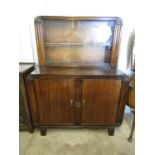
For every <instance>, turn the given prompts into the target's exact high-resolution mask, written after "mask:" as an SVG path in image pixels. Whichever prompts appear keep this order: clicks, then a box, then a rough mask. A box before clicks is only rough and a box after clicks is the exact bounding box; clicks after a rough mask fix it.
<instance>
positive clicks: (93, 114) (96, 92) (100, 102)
mask: <svg viewBox="0 0 155 155" xmlns="http://www.w3.org/2000/svg"><path fill="white" fill-rule="evenodd" d="M120 89H121V80H83V83H82V99H83V100H85V105H84V106H83V108H82V124H83V125H115V123H116V116H117V108H118V104H119V96H120Z"/></svg>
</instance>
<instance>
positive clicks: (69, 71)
mask: <svg viewBox="0 0 155 155" xmlns="http://www.w3.org/2000/svg"><path fill="white" fill-rule="evenodd" d="M38 75H39V77H41V76H46V77H47V76H81V77H82V76H88V77H92V76H95V77H98V76H101V77H122V76H123V75H124V73H123V72H121V71H119V70H116V69H103V68H89V67H88V68H87V67H83V68H77V67H74V68H73V67H72V68H69V67H68V68H66V67H65V68H61V67H53V68H51V67H37V68H36V69H35V70H34V71H33V72H31V73H30V75H29V78H31V77H35V76H38Z"/></svg>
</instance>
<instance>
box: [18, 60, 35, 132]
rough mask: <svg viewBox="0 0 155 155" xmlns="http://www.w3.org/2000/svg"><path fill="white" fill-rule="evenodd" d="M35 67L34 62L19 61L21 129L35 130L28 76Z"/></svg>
mask: <svg viewBox="0 0 155 155" xmlns="http://www.w3.org/2000/svg"><path fill="white" fill-rule="evenodd" d="M33 69H34V64H33V63H19V130H28V131H29V132H30V133H32V132H33V125H32V121H31V116H30V110H29V105H28V99H27V89H26V77H27V75H28V73H30V72H31V71H32V70H33Z"/></svg>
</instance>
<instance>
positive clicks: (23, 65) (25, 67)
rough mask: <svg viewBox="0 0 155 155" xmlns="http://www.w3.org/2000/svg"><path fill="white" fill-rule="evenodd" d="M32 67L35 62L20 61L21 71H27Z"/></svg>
mask: <svg viewBox="0 0 155 155" xmlns="http://www.w3.org/2000/svg"><path fill="white" fill-rule="evenodd" d="M32 67H34V63H19V73H20V74H22V73H25V72H27V71H28V70H29V69H31V68H32Z"/></svg>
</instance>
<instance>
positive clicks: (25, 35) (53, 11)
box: [17, 0, 134, 72]
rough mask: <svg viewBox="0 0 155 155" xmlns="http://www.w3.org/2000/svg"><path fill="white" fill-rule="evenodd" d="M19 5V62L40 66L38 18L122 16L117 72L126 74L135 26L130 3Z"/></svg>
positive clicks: (42, 0) (48, 0)
mask: <svg viewBox="0 0 155 155" xmlns="http://www.w3.org/2000/svg"><path fill="white" fill-rule="evenodd" d="M20 3H21V4H20V5H19V6H21V7H20V16H19V19H18V21H17V22H19V24H18V25H19V29H18V36H19V40H18V42H19V61H21V62H36V63H38V58H37V52H36V44H35V35H34V18H35V16H38V15H56V16H61V15H63V16H119V17H121V18H122V19H123V30H122V41H121V47H120V54H119V60H118V68H119V69H120V70H122V71H124V72H126V70H127V69H126V66H127V43H128V37H129V35H130V33H131V32H132V30H133V24H134V14H132V12H131V7H132V9H133V5H132V3H131V2H128V1H125V2H124V1H120V0H118V1H114V0H108V1H104V0H91V1H88V0H78V1H74V0H63V1H62V0H55V1H53V0H33V1H22V2H20ZM130 6H131V7H130Z"/></svg>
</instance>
